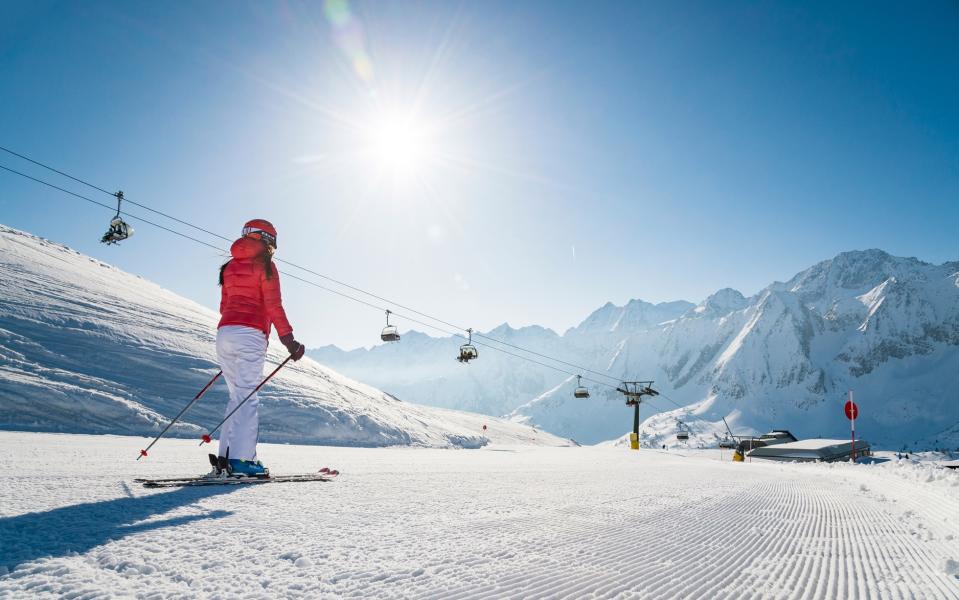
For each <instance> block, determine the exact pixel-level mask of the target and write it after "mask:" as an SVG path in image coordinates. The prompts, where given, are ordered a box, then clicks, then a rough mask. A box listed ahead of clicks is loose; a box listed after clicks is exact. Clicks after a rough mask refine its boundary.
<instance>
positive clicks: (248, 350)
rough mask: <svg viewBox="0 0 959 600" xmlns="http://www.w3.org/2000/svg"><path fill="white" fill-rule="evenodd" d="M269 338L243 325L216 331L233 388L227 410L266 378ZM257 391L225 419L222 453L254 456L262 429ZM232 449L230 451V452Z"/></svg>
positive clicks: (222, 364)
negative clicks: (265, 363)
mask: <svg viewBox="0 0 959 600" xmlns="http://www.w3.org/2000/svg"><path fill="white" fill-rule="evenodd" d="M266 346H267V339H266V336H265V335H264V334H263V332H262V331H260V330H259V329H253V328H252V327H244V326H243V325H227V326H225V327H221V328H220V329H219V330H218V331H217V334H216V355H217V358H218V359H219V361H220V368H221V369H223V378H224V379H226V385H227V387H228V388H230V403H229V404H228V405H227V407H226V414H229V413H230V411H231V410H233V409H234V408H236V406H237V404H239V403H240V402H243V399H244V398H246V397H247V395H248V394H249V393H250V392H252V391H253V390H254V389H255V388H256V386H258V385H259V384H260V382H261V381H263V362H264V360H266ZM258 404H259V401H258V399H257V395H256V394H254V395H253V397H252V398H250V399H249V400H247V401H246V403H245V404H244V405H243V406H241V407H240V409H239V410H238V411H236V412H235V413H233V416H232V417H230V418H229V419H227V420H226V423H224V424H223V428H222V430H221V431H220V453H219V455H220V456H229V457H230V458H239V459H241V460H253V459H255V458H256V438H257V435H258V433H259V429H260V415H259V413H258V411H257V408H258ZM227 452H229V454H227Z"/></svg>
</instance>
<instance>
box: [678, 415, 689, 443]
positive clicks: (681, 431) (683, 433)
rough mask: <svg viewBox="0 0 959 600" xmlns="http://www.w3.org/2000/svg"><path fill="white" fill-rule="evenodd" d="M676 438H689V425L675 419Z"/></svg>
mask: <svg viewBox="0 0 959 600" xmlns="http://www.w3.org/2000/svg"><path fill="white" fill-rule="evenodd" d="M676 439H677V440H679V441H680V442H685V441H687V440H689V425H687V424H685V423H683V422H682V421H680V420H679V419H676Z"/></svg>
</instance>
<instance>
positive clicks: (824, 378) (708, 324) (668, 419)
mask: <svg viewBox="0 0 959 600" xmlns="http://www.w3.org/2000/svg"><path fill="white" fill-rule="evenodd" d="M537 329H538V328H537ZM543 331H545V330H543ZM494 337H496V336H494ZM446 342H447V343H448V346H449V351H448V352H447V353H446V354H444V355H443V356H441V357H439V358H435V357H433V356H424V355H421V354H418V353H417V352H415V349H410V348H407V347H404V346H403V345H402V344H403V343H405V340H404V342H401V344H400V345H396V346H394V347H391V348H389V350H388V351H389V352H390V353H391V354H390V357H389V358H390V359H392V360H396V361H397V362H398V363H399V364H404V362H403V361H407V360H414V359H416V360H419V361H420V364H421V365H422V368H423V369H424V370H429V369H432V368H433V366H434V362H435V361H436V360H442V361H443V362H442V364H445V363H448V362H452V360H451V359H450V358H449V356H451V355H452V352H453V350H454V348H455V342H453V341H449V340H447V341H446ZM433 343H437V344H438V343H441V342H439V341H435V340H434V342H433ZM520 345H526V346H528V347H530V348H532V349H534V350H536V351H539V352H543V353H545V354H550V355H553V356H557V357H559V358H562V359H564V360H567V361H569V362H572V363H575V364H579V365H583V366H585V367H587V368H589V369H592V370H595V371H598V372H601V373H607V374H609V375H610V376H611V377H613V378H615V379H652V380H655V382H656V386H655V387H656V388H657V389H659V390H660V391H661V392H663V393H664V396H663V397H660V398H656V399H653V400H652V401H651V402H649V403H648V404H646V405H644V406H643V407H642V416H643V417H644V418H647V417H650V416H651V418H650V419H649V420H647V421H646V422H645V423H644V434H645V436H644V439H645V441H646V442H647V443H648V444H652V445H660V444H663V443H667V444H668V443H675V434H676V432H677V423H676V419H677V418H679V419H681V420H682V421H683V422H685V423H686V424H688V425H689V427H690V428H691V430H692V440H691V441H690V443H691V444H694V445H697V444H706V445H710V444H715V443H716V441H717V439H718V438H717V436H722V435H723V434H724V433H725V426H724V425H723V423H722V417H726V419H727V420H728V421H729V423H730V425H732V426H733V428H734V429H735V430H736V431H735V433H737V434H745V433H750V432H752V433H755V432H761V431H765V430H768V429H770V428H773V427H776V428H787V429H790V430H793V431H794V433H796V434H797V435H800V436H803V437H815V436H820V435H821V436H824V437H843V436H844V435H846V433H847V432H848V423H847V422H846V420H845V418H844V417H843V414H842V404H843V402H845V394H846V391H847V390H848V389H853V390H855V393H856V399H857V402H858V403H859V404H860V408H861V418H860V420H859V422H858V427H857V429H858V430H859V432H860V433H861V434H862V435H864V436H866V437H868V438H869V439H870V440H871V441H873V442H876V443H879V444H882V445H885V446H891V447H900V446H915V447H940V446H942V447H944V446H949V447H955V446H956V445H959V403H956V402H955V398H956V392H955V385H954V381H955V377H954V373H956V372H959V263H957V262H951V263H945V264H943V265H938V266H937V265H931V264H928V263H924V262H921V261H919V260H917V259H915V258H897V257H894V256H890V255H889V254H887V253H885V252H882V251H880V250H868V251H857V252H846V253H843V254H840V255H839V256H837V257H835V258H834V259H831V260H827V261H823V262H821V263H819V264H816V265H814V266H812V267H810V268H809V269H806V270H805V271H803V272H801V273H799V274H797V275H796V276H795V277H793V278H792V279H790V280H789V281H787V282H786V283H779V282H777V283H773V284H772V285H770V286H768V287H767V288H766V289H764V290H762V291H761V292H759V293H758V294H756V295H754V296H752V297H749V298H746V297H744V296H743V295H742V294H741V293H739V292H738V291H736V290H732V289H728V288H727V289H722V290H719V291H717V292H716V293H714V294H713V295H711V296H710V297H709V298H707V299H705V300H704V301H703V302H701V303H700V304H699V305H697V306H694V305H692V304H689V303H684V302H676V303H668V304H660V305H656V306H654V305H651V304H648V303H645V302H641V301H638V300H634V301H631V302H630V303H628V304H627V305H626V306H624V307H617V306H614V305H612V304H607V305H605V306H603V307H602V308H600V309H598V310H597V311H596V312H594V313H593V314H592V315H590V316H589V317H588V318H587V319H586V320H585V321H583V323H582V324H580V325H579V326H577V327H575V328H573V329H571V330H569V331H567V332H566V333H565V334H564V335H563V336H550V337H549V338H542V339H532V340H530V343H528V344H522V343H521V344H520ZM326 354H327V355H331V354H332V353H331V352H329V351H327V352H326ZM494 354H496V353H493V352H486V353H485V354H484V355H483V357H482V358H481V359H480V360H479V361H476V363H473V364H470V365H469V366H468V367H467V369H469V373H470V375H475V380H473V381H469V382H465V383H464V384H463V385H464V386H466V385H467V383H468V384H469V385H470V386H476V387H480V388H482V391H471V392H470V393H473V394H475V395H482V396H483V397H484V398H496V399H497V400H498V402H499V403H498V404H497V405H496V406H495V408H498V409H502V408H503V407H507V406H509V405H510V404H512V405H513V406H512V409H511V411H512V412H511V414H512V417H513V418H514V419H516V420H517V421H520V422H526V423H531V424H535V425H537V426H539V427H542V428H544V429H546V430H548V431H552V432H554V433H557V434H559V435H564V436H570V437H573V438H575V439H577V440H579V441H581V442H597V441H600V440H603V439H610V438H614V437H617V436H619V435H620V434H622V432H623V431H625V430H628V429H629V428H631V424H632V413H631V410H630V409H627V408H626V407H625V406H624V404H623V399H622V397H621V396H620V395H619V394H617V393H615V392H613V391H612V390H610V389H609V388H607V387H604V386H597V385H593V386H592V388H591V393H592V397H591V398H590V399H589V400H576V399H574V398H573V397H572V391H573V387H574V386H575V384H576V381H575V378H572V377H568V376H565V375H563V374H561V373H556V372H555V371H549V370H546V369H541V368H539V367H531V366H529V365H528V364H525V363H523V362H520V361H517V360H516V359H514V358H512V357H508V356H507V357H495V360H498V361H500V362H504V361H505V362H509V363H511V364H512V368H513V369H514V372H515V373H530V372H532V371H534V370H535V369H540V372H539V373H538V375H539V376H541V377H542V379H543V385H542V386H541V387H540V388H539V389H538V390H535V391H533V389H532V388H534V387H535V385H533V382H532V381H530V380H529V378H525V379H524V380H523V381H524V383H526V384H527V385H526V386H525V387H524V388H522V389H517V387H516V386H515V385H512V387H511V384H514V383H515V382H514V381H513V380H507V379H506V378H505V377H504V376H502V375H497V374H495V373H494V374H492V375H491V374H490V373H489V372H488V371H485V372H484V371H481V370H480V369H481V368H484V367H482V366H481V365H482V363H483V362H484V361H485V360H486V359H487V358H488V357H489V356H490V355H494ZM330 359H331V361H332V362H331V364H335V365H336V367H337V368H338V369H340V370H342V371H343V372H345V373H348V374H350V375H351V376H355V377H357V378H359V379H361V380H364V381H370V382H373V381H376V383H377V384H378V385H380V386H382V387H383V388H384V389H386V390H388V391H391V387H390V385H391V384H390V383H389V382H388V381H378V380H376V375H375V373H374V372H375V371H376V370H378V369H382V370H384V371H385V372H389V365H388V360H386V356H385V349H381V348H379V347H376V348H373V349H372V350H369V351H354V352H352V353H340V355H339V356H331V357H330ZM451 368H452V367H451ZM489 368H492V367H489ZM496 368H497V369H500V370H501V371H502V372H503V373H505V372H507V371H506V367H501V366H497V367H496ZM467 369H461V371H462V372H466V371H467ZM584 374H585V373H584ZM592 377H593V378H596V379H602V378H601V377H598V376H592ZM504 382H505V383H504ZM432 390H433V388H432V384H431V383H430V382H419V383H417V382H411V383H410V385H407V386H406V387H404V388H403V392H404V394H405V397H407V398H410V399H413V400H416V401H420V402H427V403H428V402H431V401H432V400H431V398H430V395H431V394H432V393H433V391H432ZM458 398H459V396H455V397H454V403H453V404H452V406H457V404H455V399H458ZM447 402H449V398H447ZM447 405H449V404H447ZM677 405H678V406H681V407H684V408H683V409H682V410H680V409H677V408H676V407H677ZM493 408H494V407H493V406H492V405H490V407H489V409H490V410H492V409H493ZM660 413H662V414H660Z"/></svg>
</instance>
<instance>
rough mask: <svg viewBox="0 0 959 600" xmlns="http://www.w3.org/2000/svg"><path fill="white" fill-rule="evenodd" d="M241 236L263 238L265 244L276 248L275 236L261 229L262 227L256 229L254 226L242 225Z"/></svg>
mask: <svg viewBox="0 0 959 600" xmlns="http://www.w3.org/2000/svg"><path fill="white" fill-rule="evenodd" d="M243 237H249V238H253V239H255V240H263V241H264V242H266V243H267V244H269V245H271V246H273V247H274V248H276V236H275V235H273V234H272V233H268V232H266V231H263V230H262V229H257V228H255V227H244V228H243Z"/></svg>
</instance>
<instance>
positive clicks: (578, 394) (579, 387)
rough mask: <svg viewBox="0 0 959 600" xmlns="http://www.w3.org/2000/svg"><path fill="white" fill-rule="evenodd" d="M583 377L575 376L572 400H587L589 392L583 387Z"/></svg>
mask: <svg viewBox="0 0 959 600" xmlns="http://www.w3.org/2000/svg"><path fill="white" fill-rule="evenodd" d="M582 379H583V376H582V375H577V376H576V389H574V390H573V397H574V398H589V390H588V389H586V387H585V386H584V385H583V382H582Z"/></svg>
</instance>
